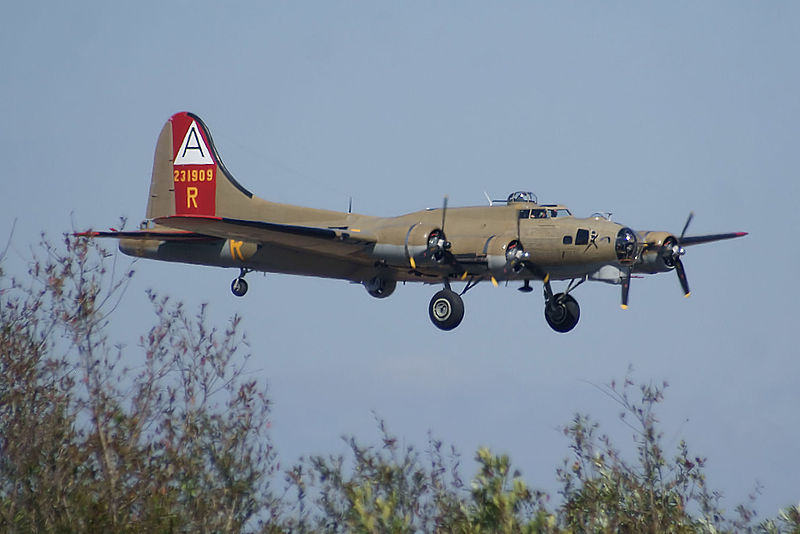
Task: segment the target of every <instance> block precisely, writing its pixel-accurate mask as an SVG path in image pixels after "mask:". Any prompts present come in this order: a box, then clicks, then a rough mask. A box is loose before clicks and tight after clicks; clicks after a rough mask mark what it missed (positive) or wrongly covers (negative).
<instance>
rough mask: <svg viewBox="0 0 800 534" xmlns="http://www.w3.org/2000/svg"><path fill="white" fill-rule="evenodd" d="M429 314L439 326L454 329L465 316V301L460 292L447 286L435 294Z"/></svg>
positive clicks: (444, 328) (443, 328)
mask: <svg viewBox="0 0 800 534" xmlns="http://www.w3.org/2000/svg"><path fill="white" fill-rule="evenodd" d="M448 285H449V284H448ZM428 315H430V317H431V321H432V322H433V324H434V325H435V326H436V327H437V328H440V329H442V330H452V329H453V328H455V327H457V326H458V325H460V324H461V320H462V319H463V318H464V301H463V300H462V299H461V296H460V295H459V294H458V293H456V292H455V291H453V290H452V289H450V288H449V287H447V288H445V289H442V290H441V291H439V292H438V293H436V294H435V295H434V296H433V298H432V299H431V303H430V305H429V306H428Z"/></svg>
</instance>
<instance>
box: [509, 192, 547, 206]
mask: <svg viewBox="0 0 800 534" xmlns="http://www.w3.org/2000/svg"><path fill="white" fill-rule="evenodd" d="M506 202H507V203H509V204H511V203H512V202H533V203H534V204H538V203H539V200H538V199H537V198H536V195H534V194H533V193H531V192H530V191H514V192H513V193H511V194H510V195H508V200H506Z"/></svg>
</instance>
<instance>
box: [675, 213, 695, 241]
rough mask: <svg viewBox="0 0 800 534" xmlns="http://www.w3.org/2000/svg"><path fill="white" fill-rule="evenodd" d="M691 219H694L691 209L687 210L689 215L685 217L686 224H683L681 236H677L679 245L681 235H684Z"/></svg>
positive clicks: (681, 238) (681, 239)
mask: <svg viewBox="0 0 800 534" xmlns="http://www.w3.org/2000/svg"><path fill="white" fill-rule="evenodd" d="M692 219H694V212H693V211H692V212H689V217H688V218H687V219H686V224H684V225H683V231H682V232H681V236H680V237H679V238H678V244H679V245H680V244H681V241H683V236H685V235H686V230H687V229H688V228H689V223H690V222H692Z"/></svg>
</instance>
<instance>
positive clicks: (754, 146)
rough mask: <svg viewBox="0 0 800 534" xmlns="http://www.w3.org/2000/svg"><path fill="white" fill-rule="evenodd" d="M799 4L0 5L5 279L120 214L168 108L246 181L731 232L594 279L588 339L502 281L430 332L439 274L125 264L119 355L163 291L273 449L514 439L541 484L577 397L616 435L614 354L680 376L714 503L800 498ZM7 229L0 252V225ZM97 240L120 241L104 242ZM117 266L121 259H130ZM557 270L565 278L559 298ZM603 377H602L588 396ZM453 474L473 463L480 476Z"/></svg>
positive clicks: (341, 199) (546, 485) (519, 458)
mask: <svg viewBox="0 0 800 534" xmlns="http://www.w3.org/2000/svg"><path fill="white" fill-rule="evenodd" d="M799 23H800V4H798V3H795V2H783V1H775V2H738V1H725V2H722V1H719V2H715V1H709V2H702V3H697V2H682V1H681V2H662V3H655V2H641V3H639V2H637V3H628V2H615V1H611V2H602V3H600V2H552V3H549V2H548V3H545V2H536V1H532V2H495V3H486V2H473V1H466V2H453V1H436V2H422V1H419V2H417V1H410V2H368V1H345V2H335V3H334V2H288V1H286V2H247V1H242V2H236V3H220V2H203V1H197V2H184V1H176V2H151V1H143V2H127V3H118V2H76V3H48V2H13V3H10V4H9V5H7V6H6V7H5V8H4V9H3V17H2V18H0V67H1V68H0V157H1V158H2V161H3V167H2V173H1V174H0V233H2V235H3V236H7V235H8V234H9V232H10V229H11V226H12V224H14V222H15V221H16V227H15V231H14V236H13V242H12V247H11V250H10V252H9V254H8V257H7V258H6V260H5V264H4V268H5V269H6V271H7V272H8V273H9V274H12V275H23V274H24V272H25V261H26V259H27V258H29V257H30V255H31V251H32V250H35V247H36V243H37V241H38V236H39V234H40V233H41V232H45V233H46V234H47V235H49V236H51V237H52V238H57V237H58V236H60V235H61V234H62V233H63V232H68V231H71V230H73V229H78V230H83V229H87V228H94V229H104V228H107V227H110V226H116V225H117V222H118V220H119V217H120V216H125V217H127V218H128V221H129V223H128V225H129V227H135V226H136V224H137V223H138V222H139V220H141V219H142V218H143V216H144V210H145V205H146V200H147V192H148V188H149V181H150V172H151V165H152V158H153V151H154V148H155V142H156V138H157V135H158V133H159V131H160V130H161V127H162V125H163V124H164V122H165V121H166V120H167V119H168V118H169V116H170V115H171V114H173V113H175V112H177V111H183V110H186V111H192V112H194V113H196V114H198V115H199V116H200V117H202V118H203V120H204V121H205V122H206V124H207V125H208V126H209V127H210V129H211V132H212V135H213V136H214V140H215V144H216V146H217V149H218V150H219V152H220V154H221V157H222V158H223V160H224V162H225V164H226V166H227V168H228V169H229V170H230V171H231V172H232V173H233V175H234V176H235V177H236V179H237V180H238V181H239V182H240V183H242V184H243V185H244V186H245V187H247V188H248V189H250V190H251V191H253V192H254V193H255V194H256V195H258V196H260V197H262V198H266V199H269V200H274V201H279V202H287V203H294V204H301V205H305V206H311V207H317V208H326V209H335V210H342V211H344V210H346V209H347V206H348V200H349V198H350V197H352V199H353V210H354V211H356V212H359V213H366V214H370V215H399V214H402V213H407V212H411V211H415V210H418V209H423V208H426V207H435V206H439V205H441V202H442V198H443V196H444V195H448V196H449V202H450V206H459V205H480V204H483V203H485V202H486V200H485V197H484V192H487V193H488V194H489V195H490V196H492V197H493V198H504V197H505V195H507V194H508V193H509V192H511V191H515V190H530V191H534V192H535V193H536V194H537V195H538V197H539V200H540V201H542V202H546V203H562V204H565V205H567V206H569V207H570V209H571V210H572V211H573V213H575V214H576V215H580V216H588V215H590V214H591V213H593V212H612V213H613V218H614V220H616V221H618V222H621V223H624V224H626V225H628V226H630V227H632V228H634V229H637V230H668V231H672V232H675V233H679V232H680V231H681V228H682V226H683V224H684V222H685V220H686V217H687V215H688V214H689V213H690V212H692V211H693V212H694V213H695V217H694V220H693V222H692V226H691V228H690V230H689V234H704V233H717V232H731V231H746V232H749V234H750V235H749V236H747V237H745V238H743V239H738V240H734V241H726V242H720V243H715V244H710V245H705V246H698V247H692V248H690V249H689V250H688V251H687V254H686V256H685V257H684V264H685V266H686V270H687V275H688V278H689V282H690V284H691V286H692V296H691V298H689V299H683V298H682V297H681V291H680V286H679V284H678V280H677V277H675V276H674V274H671V273H666V274H661V275H658V276H651V277H648V278H646V279H641V280H640V279H636V280H634V281H633V284H632V288H631V300H630V304H631V307H630V309H629V310H627V311H623V310H621V309H620V307H619V288H618V287H613V286H608V285H604V284H585V285H583V286H581V287H580V288H579V289H578V290H576V291H575V292H574V293H573V296H575V297H576V298H577V299H578V301H579V302H580V305H581V320H580V323H579V324H578V326H577V328H576V329H575V330H574V331H573V332H571V333H569V334H566V335H562V334H556V333H555V332H553V331H551V330H550V328H549V327H548V326H547V324H546V323H545V321H544V316H543V300H542V296H541V292H540V291H539V290H538V289H537V290H536V291H534V292H532V293H530V294H523V293H520V292H518V291H516V290H515V288H514V286H509V287H501V288H499V289H495V288H493V287H492V286H491V285H489V284H481V285H479V286H478V287H476V288H475V289H473V290H471V291H470V292H469V293H467V294H466V295H465V306H466V314H465V318H464V321H463V323H462V324H461V326H460V327H459V328H457V329H456V330H454V331H452V332H442V331H439V330H437V329H436V328H435V327H434V326H433V325H432V324H431V323H430V321H429V319H428V314H427V305H428V301H429V299H430V297H431V296H432V295H433V293H434V292H435V291H437V290H438V289H439V288H438V287H436V286H423V285H406V286H399V287H398V288H397V291H396V292H395V293H394V294H393V295H392V296H391V297H390V298H387V299H383V300H377V299H373V298H371V297H370V296H369V295H368V294H367V293H366V291H364V289H363V288H361V287H358V286H357V285H352V284H349V283H347V282H342V281H331V280H319V279H311V278H301V277H292V276H285V275H272V274H270V275H266V276H262V275H261V274H259V273H252V274H250V275H249V276H248V282H249V284H250V291H249V293H248V294H247V296H246V297H244V298H242V299H237V298H236V297H233V296H232V295H231V293H230V282H231V280H232V279H233V278H234V277H235V276H236V274H237V272H236V271H235V270H233V269H219V268H212V267H197V266H186V265H180V264H169V263H160V262H153V261H146V260H141V261H137V262H136V263H135V265H134V268H135V270H136V272H137V274H136V276H135V278H134V280H133V282H132V285H131V287H130V288H129V290H128V292H127V295H126V300H125V302H124V303H123V305H122V306H121V307H120V308H119V309H118V310H117V311H116V317H115V321H114V325H113V329H114V335H115V336H116V337H117V338H118V339H120V340H121V341H123V342H125V343H126V344H127V346H128V348H127V351H128V353H129V354H130V356H129V357H130V358H132V359H135V358H136V354H137V353H136V344H137V339H138V336H139V335H141V334H143V333H145V332H146V330H147V329H148V327H149V326H150V325H151V324H152V323H153V321H154V314H153V312H152V309H151V308H150V306H149V304H148V302H147V299H146V297H145V295H144V291H145V290H146V289H147V288H151V289H153V290H155V291H157V292H159V293H162V294H169V295H171V296H172V297H174V298H177V299H180V300H183V301H184V302H185V303H186V304H187V305H189V306H195V307H197V306H199V305H200V304H201V303H208V304H209V306H210V309H211V313H212V315H213V317H214V318H215V319H216V320H217V321H218V322H219V323H220V324H221V323H222V322H224V321H225V319H226V318H228V317H230V316H231V315H233V314H234V313H238V314H241V315H242V316H243V317H244V323H243V326H244V330H245V331H246V332H247V334H248V339H249V343H250V347H249V348H250V352H251V353H252V358H251V360H250V364H249V365H250V369H251V371H252V373H254V376H257V377H258V379H259V380H260V381H261V382H262V383H263V384H265V385H266V386H267V387H268V389H269V393H270V396H271V398H272V400H273V403H274V409H273V423H272V436H273V439H274V442H275V445H276V446H277V449H278V452H279V455H280V459H281V462H282V465H284V466H288V465H289V464H291V463H292V462H294V461H296V460H297V458H299V457H300V456H303V455H309V454H327V453H337V452H342V451H344V450H345V444H344V443H343V441H342V440H341V436H342V435H344V434H347V435H355V436H357V437H359V438H360V439H362V440H363V441H365V442H376V441H377V437H378V430H377V426H376V424H375V414H377V415H378V416H379V417H382V418H384V419H385V420H386V422H387V426H388V427H389V429H390V430H391V431H393V432H395V433H396V434H398V435H399V436H401V438H402V439H403V440H405V442H406V443H409V444H414V445H416V446H418V447H420V448H424V447H425V444H426V439H427V433H428V431H429V430H430V431H432V432H433V434H434V435H435V436H436V437H438V438H440V439H442V440H444V441H445V442H446V443H452V444H454V445H456V447H457V448H458V449H459V450H460V451H461V452H462V453H463V455H464V457H465V458H471V457H472V456H473V454H474V452H475V450H476V449H477V448H478V447H479V446H483V445H486V446H489V447H491V448H492V449H493V450H494V451H495V452H497V453H507V454H510V455H511V458H512V460H513V461H514V462H515V464H516V465H517V466H518V467H519V468H520V469H521V470H522V472H523V475H524V477H525V479H526V480H527V481H528V482H529V483H530V484H531V485H533V486H535V487H538V488H542V489H545V490H547V491H550V492H551V493H555V492H556V490H557V488H558V486H557V483H556V475H555V469H556V467H558V466H560V465H561V461H562V459H563V458H564V457H566V456H567V455H568V453H569V451H568V442H567V440H566V438H565V437H564V436H563V434H562V433H561V431H560V429H561V428H563V427H564V426H565V425H567V424H568V423H569V421H570V419H571V418H572V416H573V415H574V414H575V413H577V412H580V413H589V414H591V415H592V416H593V417H594V418H596V419H597V420H599V421H601V423H602V425H603V429H604V430H606V431H607V432H608V433H609V434H610V435H611V436H612V438H613V440H614V441H615V442H616V443H617V444H618V445H619V446H620V447H622V448H625V447H629V444H630V442H631V435H630V434H631V432H630V430H629V429H627V428H626V427H625V426H624V425H622V424H620V423H619V422H618V421H617V412H618V406H617V405H616V404H615V403H614V402H613V401H612V400H611V399H610V398H609V397H608V396H607V395H606V394H604V393H603V392H602V391H601V389H602V386H603V385H604V384H608V383H610V381H611V380H614V379H616V380H617V381H619V380H620V379H621V378H623V377H624V376H625V374H626V372H627V370H628V368H629V366H632V368H633V375H632V376H633V379H634V380H635V381H637V382H643V383H649V382H652V383H660V382H661V381H663V380H666V381H667V382H668V383H669V384H670V385H669V388H668V389H667V392H666V400H665V402H664V403H663V404H662V405H661V407H660V411H659V414H660V420H661V425H662V430H663V431H664V443H665V447H666V448H667V451H668V452H669V453H672V452H673V451H675V450H676V447H677V445H678V443H679V441H680V440H681V439H685V440H686V441H687V442H688V444H689V447H690V450H691V451H692V452H693V453H695V454H697V455H701V456H706V457H708V459H709V461H708V464H707V472H708V477H709V483H710V485H711V487H713V488H716V489H721V490H722V491H723V492H724V493H725V500H724V504H725V505H726V507H727V508H728V510H730V511H732V510H733V508H734V506H735V505H736V504H738V503H740V502H743V501H745V500H746V499H747V496H748V494H749V493H750V492H751V491H752V490H753V488H754V487H755V486H756V484H760V485H761V486H762V490H761V495H760V497H759V499H758V501H757V509H758V511H759V516H760V517H761V518H765V517H771V516H775V515H776V513H777V510H778V509H779V508H780V507H783V506H786V505H790V504H796V503H798V501H800V485H799V484H798V482H797V480H798V475H800V471H799V470H798V461H797V450H798V445H797V444H798V443H800V415H799V414H800V411H799V410H798V408H799V407H800V389H799V388H798V386H797V385H798V379H799V378H800V357H799V356H800V351H798V348H797V342H796V335H795V334H796V332H794V329H795V328H797V326H796V323H795V320H796V317H797V311H796V310H797V308H796V302H797V300H798V297H800V291H798V287H797V274H798V265H800V246H797V245H796V244H795V243H794V241H793V239H794V237H793V236H794V234H793V232H794V231H796V229H797V220H798V219H797V205H798V203H800V186H798V168H800V150H798V144H797V143H798V139H800V98H798V95H799V94H800V62H798V61H797V56H798V49H799V47H800V41H798V37H797V28H798V27H800V26H799ZM5 239H6V238H5V237H3V240H4V241H5ZM109 246H110V247H111V248H113V244H111V243H110V244H109ZM124 261H128V259H127V257H126V258H124ZM559 287H561V286H560V284H556V289H558V288H559ZM598 386H599V388H598ZM466 465H467V469H465V475H466V476H471V475H472V474H473V473H472V470H471V466H472V464H470V463H469V462H467V463H466Z"/></svg>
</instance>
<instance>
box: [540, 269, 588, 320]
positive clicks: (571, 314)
mask: <svg viewBox="0 0 800 534" xmlns="http://www.w3.org/2000/svg"><path fill="white" fill-rule="evenodd" d="M574 282H575V281H574V280H573V281H572V282H570V284H569V286H568V287H567V290H566V291H565V292H563V293H556V294H555V295H554V294H553V288H552V287H550V278H549V277H547V276H546V277H545V281H544V318H545V320H546V321H547V324H549V325H550V328H552V329H553V330H555V331H556V332H560V333H562V334H565V333H567V332H569V331H570V330H572V329H573V328H575V325H577V324H578V319H580V317H581V307H580V306H578V301H577V300H575V299H574V298H573V297H572V295H570V294H569V292H570V291H572V290H573V289H575V288H576V287H578V286H579V285H581V284H582V283H583V282H584V280H580V281H578V282H577V283H574Z"/></svg>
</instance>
